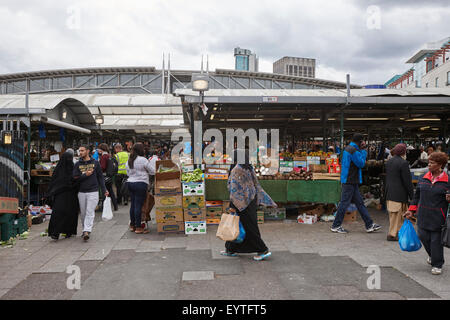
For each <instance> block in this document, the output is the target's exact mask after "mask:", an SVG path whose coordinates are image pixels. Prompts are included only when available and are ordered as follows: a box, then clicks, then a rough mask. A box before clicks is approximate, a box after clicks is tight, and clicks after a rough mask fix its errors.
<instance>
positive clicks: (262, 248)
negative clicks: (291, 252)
mask: <svg viewBox="0 0 450 320" xmlns="http://www.w3.org/2000/svg"><path fill="white" fill-rule="evenodd" d="M238 152H242V153H243V154H245V162H244V163H243V164H236V165H235V166H234V168H233V169H232V170H231V172H230V177H229V179H228V190H229V191H230V208H229V211H230V213H234V214H237V215H239V222H240V223H241V226H240V227H241V228H242V227H243V229H244V230H245V238H244V237H242V236H243V232H239V234H240V236H238V237H237V239H235V240H234V241H227V242H226V243H225V248H226V250H225V251H222V252H221V254H222V255H225V256H231V257H233V256H236V255H237V254H238V253H254V252H256V253H257V255H256V256H254V257H253V259H254V260H256V261H261V260H264V259H267V258H268V257H270V256H271V254H272V253H271V252H270V251H269V249H268V248H267V246H266V244H265V243H264V241H263V240H262V239H261V234H260V232H259V228H258V219H257V214H256V210H257V208H258V205H263V206H272V207H276V206H277V205H276V204H275V202H273V200H272V199H271V198H270V196H269V195H268V194H267V193H265V192H264V190H263V189H262V188H261V186H260V184H259V182H258V179H257V177H256V174H255V171H254V169H253V166H252V165H251V164H250V160H249V153H248V150H245V151H244V150H238ZM234 161H235V163H237V152H236V153H235V156H234ZM242 238H243V239H242ZM240 241H242V242H240Z"/></svg>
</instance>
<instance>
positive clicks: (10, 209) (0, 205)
mask: <svg viewBox="0 0 450 320" xmlns="http://www.w3.org/2000/svg"><path fill="white" fill-rule="evenodd" d="M0 213H12V214H18V213H19V199H17V198H6V197H2V198H0Z"/></svg>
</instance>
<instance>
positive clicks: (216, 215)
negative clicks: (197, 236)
mask: <svg viewBox="0 0 450 320" xmlns="http://www.w3.org/2000/svg"><path fill="white" fill-rule="evenodd" d="M222 213H223V212H222V211H208V210H206V219H220V218H221V217H222Z"/></svg>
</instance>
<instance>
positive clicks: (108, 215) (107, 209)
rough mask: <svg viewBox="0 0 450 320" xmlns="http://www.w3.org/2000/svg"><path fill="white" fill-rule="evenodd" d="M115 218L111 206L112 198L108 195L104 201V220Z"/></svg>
mask: <svg viewBox="0 0 450 320" xmlns="http://www.w3.org/2000/svg"><path fill="white" fill-rule="evenodd" d="M112 218H113V213H112V208H111V198H110V197H106V198H105V201H103V213H102V220H103V221H109V220H111V219H112Z"/></svg>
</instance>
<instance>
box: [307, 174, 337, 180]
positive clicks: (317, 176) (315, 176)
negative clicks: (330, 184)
mask: <svg viewBox="0 0 450 320" xmlns="http://www.w3.org/2000/svg"><path fill="white" fill-rule="evenodd" d="M313 180H337V181H339V180H341V175H340V174H339V173H316V172H313Z"/></svg>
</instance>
